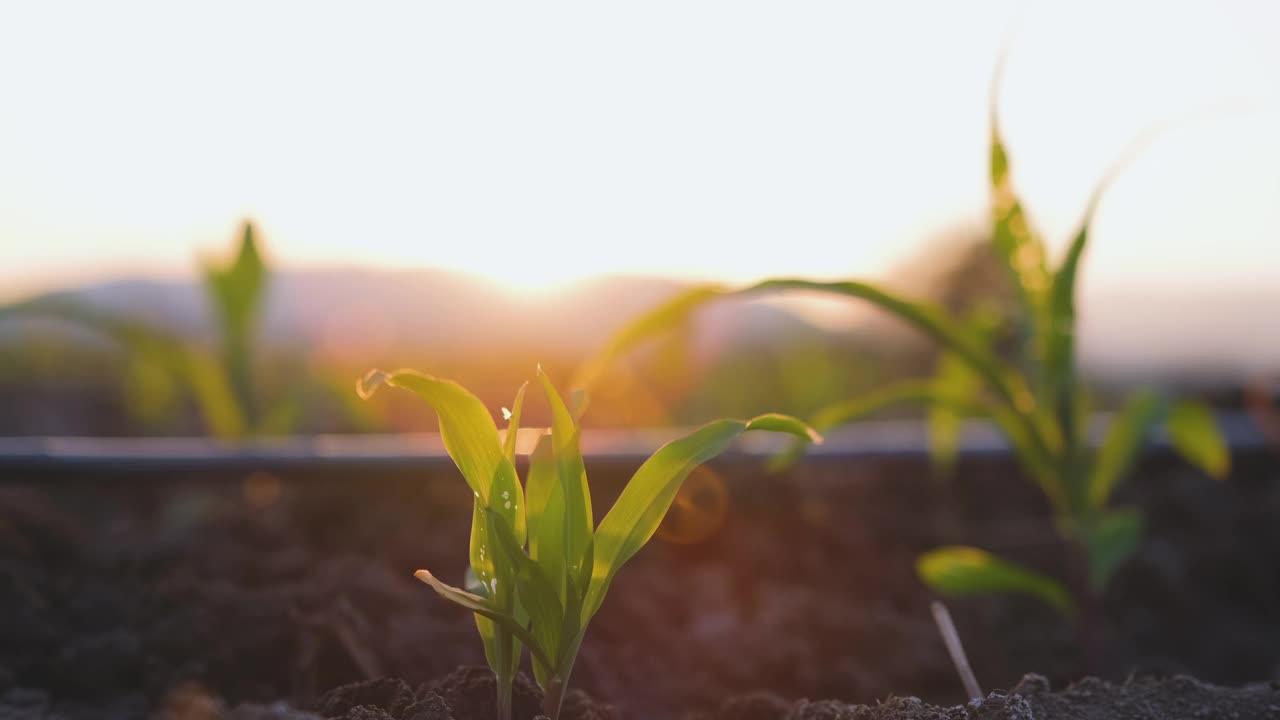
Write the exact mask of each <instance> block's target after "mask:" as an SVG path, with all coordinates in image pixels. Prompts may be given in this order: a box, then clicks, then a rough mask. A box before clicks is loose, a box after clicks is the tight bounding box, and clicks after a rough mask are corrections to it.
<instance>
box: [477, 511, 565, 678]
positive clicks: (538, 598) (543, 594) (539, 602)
mask: <svg viewBox="0 0 1280 720" xmlns="http://www.w3.org/2000/svg"><path fill="white" fill-rule="evenodd" d="M487 512H488V516H489V528H490V530H491V531H492V532H493V535H494V538H495V539H496V540H497V542H496V543H495V544H494V546H495V547H496V548H497V549H498V550H499V551H500V553H501V557H502V559H503V560H504V561H505V562H506V563H508V564H510V565H511V567H512V568H513V569H514V570H515V572H514V579H515V583H516V592H517V593H518V594H519V596H520V600H521V602H522V604H523V605H524V607H525V608H527V609H528V611H529V620H530V622H531V623H532V632H533V636H534V637H535V638H537V639H538V642H539V643H540V645H541V647H542V648H543V650H544V651H546V654H547V656H548V657H549V658H550V659H551V661H552V662H553V663H555V664H553V665H549V666H548V667H547V668H546V669H548V670H551V671H553V672H554V671H555V670H556V669H557V668H558V667H559V663H560V660H561V656H560V653H561V650H562V649H563V648H562V645H563V643H564V640H563V638H562V637H561V635H560V633H561V629H562V626H563V623H564V607H563V606H562V605H561V604H560V598H559V597H557V594H556V589H555V586H554V585H553V584H552V582H551V579H550V578H548V577H547V575H546V574H545V573H544V572H543V570H542V567H540V566H539V565H538V564H537V563H535V562H534V561H533V560H531V559H530V558H529V556H528V555H526V554H525V552H524V549H523V548H522V547H520V542H519V541H518V540H517V539H516V536H515V534H514V533H513V532H512V530H511V526H510V525H509V524H507V521H506V520H505V519H504V518H502V517H501V516H500V515H498V514H496V513H494V512H493V511H492V510H489V511H487Z"/></svg>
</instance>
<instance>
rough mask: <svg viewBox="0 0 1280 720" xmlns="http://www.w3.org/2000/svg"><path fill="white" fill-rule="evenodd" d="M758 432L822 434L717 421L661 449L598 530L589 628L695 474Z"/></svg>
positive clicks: (802, 427) (762, 421)
mask: <svg viewBox="0 0 1280 720" xmlns="http://www.w3.org/2000/svg"><path fill="white" fill-rule="evenodd" d="M753 429H760V430H768V431H772V432H787V433H791V434H794V435H797V436H800V437H804V438H809V437H813V436H815V435H816V431H814V430H813V429H812V428H810V427H809V426H808V425H806V424H805V423H803V422H801V421H800V420H797V419H795V418H791V417H787V416H784V415H765V416H760V417H758V418H753V419H751V420H746V421H743V420H730V419H723V420H716V421H714V422H710V423H707V424H706V425H703V426H702V427H700V428H698V429H697V430H694V431H693V432H692V433H689V434H688V435H685V436H684V437H681V438H678V439H676V440H672V441H671V442H669V443H667V444H665V445H663V446H662V447H661V448H659V449H658V450H657V452H655V453H654V454H653V455H652V456H650V457H649V459H648V460H646V461H645V462H644V464H642V465H641V466H640V469H639V470H637V471H636V473H635V475H633V476H632V478H631V480H630V481H629V482H628V483H627V485H626V487H624V488H623V490H622V493H621V494H620V495H619V496H618V499H617V501H616V502H614V504H613V507H612V508H610V509H609V512H608V513H607V514H606V515H605V517H604V519H603V520H601V521H600V527H599V528H597V529H596V533H595V545H594V559H593V565H592V572H591V577H590V580H589V583H588V587H587V594H586V598H585V599H584V601H583V608H582V617H583V621H582V625H583V626H585V625H586V623H587V621H588V620H589V619H590V618H591V616H592V615H594V614H595V612H596V610H598V609H599V607H600V603H601V602H602V601H603V599H604V594H605V592H606V591H607V590H608V586H609V584H610V583H611V582H612V580H613V577H614V575H615V574H616V573H617V571H618V570H619V569H620V568H621V567H622V565H623V564H625V563H626V562H627V560H629V559H630V558H631V557H632V556H633V555H635V553H636V552H638V551H639V550H640V548H642V547H644V545H645V543H647V542H648V541H649V539H650V538H651V537H653V534H654V533H655V532H656V531H657V529H658V525H659V523H661V522H662V518H663V516H665V515H666V513H667V510H668V509H670V507H671V503H672V502H673V501H674V500H675V496H676V493H677V492H678V491H679V489H680V486H681V484H683V482H684V480H685V478H687V477H688V476H689V473H691V472H692V471H693V469H694V468H696V467H697V466H698V465H701V464H702V463H704V462H706V461H708V460H710V459H712V458H714V457H716V456H717V455H719V454H721V453H722V452H724V451H725V450H726V449H728V448H729V446H730V445H731V444H732V443H733V441H734V440H736V439H737V438H738V436H739V435H741V434H742V433H744V432H747V431H748V430H753Z"/></svg>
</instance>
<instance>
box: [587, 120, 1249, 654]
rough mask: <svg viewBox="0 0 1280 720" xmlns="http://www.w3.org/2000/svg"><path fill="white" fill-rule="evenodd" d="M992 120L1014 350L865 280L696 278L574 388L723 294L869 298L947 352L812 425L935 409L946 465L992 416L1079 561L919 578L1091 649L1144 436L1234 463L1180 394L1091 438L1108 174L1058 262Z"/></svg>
mask: <svg viewBox="0 0 1280 720" xmlns="http://www.w3.org/2000/svg"><path fill="white" fill-rule="evenodd" d="M996 119H997V118H996V113H995V111H994V103H993V110H992V113H991V121H992V136H991V143H990V152H991V154H990V189H991V198H992V214H991V222H992V228H991V249H992V251H993V252H994V253H995V255H996V256H997V257H998V259H999V261H1000V263H1001V264H1002V265H1003V267H1004V268H1005V269H1006V270H1007V271H1008V273H1009V275H1010V277H1011V278H1012V280H1013V284H1014V285H1015V287H1016V294H1017V303H1016V305H1017V308H1018V310H1017V317H1016V323H1015V327H1014V330H1015V344H1016V346H1017V352H1016V353H1014V354H1015V355H1016V357H1013V358H1012V359H1005V358H1004V357H1002V355H1001V353H999V352H998V351H997V349H996V346H995V343H996V339H997V337H998V333H993V332H991V327H990V323H989V322H986V321H984V319H983V318H982V316H978V317H976V318H961V317H957V316H955V315H953V314H952V313H950V312H948V311H947V310H946V309H944V308H943V307H941V306H938V305H935V304H932V303H927V302H916V301H913V300H911V299H908V298H905V297H902V296H899V295H897V294H895V293H893V292H890V291H888V290H885V289H882V288H880V287H878V286H876V285H874V284H871V283H866V282H858V281H848V282H814V281H810V280H803V279H773V280H766V281H764V282H760V283H758V284H755V285H752V286H750V287H746V288H742V289H731V288H725V287H720V286H706V287H698V288H695V289H693V290H690V291H689V292H687V293H685V294H682V295H680V296H678V297H676V298H675V299H674V300H672V301H670V302H668V303H666V304H664V305H662V306H659V307H658V308H656V309H654V310H652V311H651V312H649V313H647V314H645V315H642V316H641V317H640V318H639V319H637V320H635V321H633V322H632V323H630V324H629V325H627V326H625V327H624V328H623V329H622V330H621V331H620V332H619V333H618V334H616V335H615V336H614V337H613V338H612V339H611V340H610V341H609V342H608V343H606V345H605V346H604V347H603V348H602V350H601V351H600V352H599V353H598V354H597V355H596V356H594V357H593V358H592V359H590V360H589V361H588V362H587V363H585V364H584V365H583V366H582V367H581V368H580V370H579V372H578V374H577V376H576V377H575V387H578V388H590V387H591V386H592V385H593V384H594V383H595V382H596V381H597V380H598V379H599V378H600V376H601V375H602V374H603V373H604V372H605V370H606V369H607V367H608V366H609V365H610V364H611V363H612V362H613V361H614V360H615V359H616V358H617V357H619V356H620V355H622V354H623V353H625V352H627V351H628V350H629V349H631V348H632V347H634V346H636V345H638V344H640V343H642V342H643V341H645V340H647V339H648V338H650V337H652V336H655V335H657V334H659V333H662V332H664V331H665V329H666V328H668V327H670V326H672V325H674V324H676V323H679V322H683V321H684V320H685V319H686V318H687V317H688V316H689V314H690V313H692V312H694V311H695V310H697V309H698V308H700V307H702V306H703V305H705V304H707V303H709V302H712V301H715V300H718V299H722V298H729V297H742V296H754V295H760V294H765V293H773V292H778V291H806V292H816V293H823V294H827V295H835V296H838V297H842V298H849V299H853V300H858V301H865V302H869V303H871V304H872V305H874V306H876V307H877V308H879V309H881V310H883V311H885V312H888V313H890V314H891V315H894V316H896V317H898V318H900V319H901V320H903V321H905V322H906V323H907V324H908V325H910V326H912V327H914V328H915V329H916V330H918V331H920V332H922V333H923V334H924V335H926V336H928V337H929V338H931V339H932V340H933V341H934V342H936V343H937V345H938V347H939V349H940V356H939V361H938V364H937V368H936V373H935V375H934V376H933V377H932V378H928V379H921V380H907V381H902V382H897V383H893V384H889V385H886V386H884V387H881V388H879V389H877V390H876V391H874V392H872V393H871V394H869V395H866V396H862V397H856V398H853V399H851V400H846V401H841V402H838V403H836V404H834V405H831V406H829V407H827V408H826V409H824V410H822V411H820V412H819V413H818V414H816V415H815V416H814V417H813V419H812V424H813V426H814V427H815V428H816V429H817V430H819V431H825V430H827V429H830V428H833V427H835V426H838V425H842V424H845V423H848V422H852V421H854V420H856V419H858V418H861V417H864V416H866V415H869V414H871V413H873V412H876V411H878V410H880V409H882V408H884V407H886V406H889V405H892V404H896V403H902V402H919V403H924V404H926V406H927V407H928V408H929V417H928V421H929V422H928V425H929V429H930V432H931V437H930V444H931V451H932V454H933V457H934V460H935V461H936V462H937V463H939V464H943V465H947V464H949V463H950V462H951V460H952V459H953V457H954V453H955V448H956V434H957V433H958V431H959V423H958V419H959V418H960V417H981V418H987V419H989V420H990V421H991V422H993V423H995V425H996V426H997V427H998V428H999V429H1000V430H1001V431H1002V433H1003V434H1004V436H1005V437H1006V438H1007V439H1008V441H1009V443H1010V445H1011V447H1012V448H1013V450H1014V452H1015V455H1016V457H1017V460H1018V461H1019V463H1020V465H1021V467H1022V469H1023V470H1024V471H1025V473H1026V475H1027V476H1028V477H1029V478H1031V479H1032V480H1033V481H1034V482H1035V483H1036V484H1037V485H1038V486H1039V488H1040V489H1041V490H1042V491H1043V492H1044V494H1045V496H1046V497H1047V498H1048V500H1049V503H1050V505H1051V507H1052V511H1053V516H1054V520H1055V528H1056V530H1057V532H1058V533H1059V534H1060V535H1061V537H1062V538H1063V539H1064V540H1065V541H1066V542H1067V543H1069V545H1070V547H1071V548H1073V555H1074V557H1075V560H1074V561H1073V563H1072V565H1073V567H1071V568H1068V569H1067V570H1066V571H1065V572H1064V573H1063V577H1060V578H1054V577H1050V576H1047V575H1044V574H1041V573H1038V572H1035V571H1033V570H1030V569H1028V568H1025V567H1021V566H1019V565H1017V564H1015V563H1013V562H1010V561H1008V560H1005V559H1002V558H999V557H997V556H995V555H993V554H991V553H988V552H986V551H983V550H980V549H978V548H974V547H944V548H939V549H937V550H934V551H932V552H929V553H926V554H925V555H923V556H922V557H921V558H919V560H918V564H917V569H918V572H919V574H920V577H921V578H922V579H923V581H924V582H925V583H926V584H928V585H929V586H930V587H932V588H933V589H935V590H936V591H938V592H940V593H943V594H947V595H970V594H975V593H998V592H1005V593H1025V594H1030V595H1034V596H1036V597H1038V598H1040V599H1042V600H1044V601H1045V602H1047V603H1048V604H1050V605H1051V606H1052V607H1054V608H1055V609H1057V610H1058V611H1059V612H1061V613H1062V614H1063V615H1064V616H1066V617H1068V618H1070V619H1072V620H1073V621H1076V622H1077V628H1078V629H1079V631H1080V633H1081V645H1082V649H1083V650H1084V652H1085V653H1086V656H1089V655H1091V654H1092V652H1093V644H1094V642H1095V638H1094V636H1093V632H1094V630H1093V625H1094V618H1093V615H1094V612H1093V608H1094V605H1095V603H1096V599H1097V598H1098V596H1099V595H1100V593H1101V592H1102V591H1103V589H1104V588H1105V586H1106V584H1107V582H1108V580H1109V579H1110V577H1111V576H1112V574H1113V572H1114V571H1115V570H1116V569H1117V568H1118V567H1119V566H1120V565H1121V563H1122V562H1123V561H1124V560H1125V559H1126V558H1127V557H1129V556H1130V554H1131V553H1132V552H1133V551H1134V550H1135V548H1136V546H1137V543H1138V540H1139V537H1140V534H1141V527H1142V520H1141V516H1140V515H1139V513H1138V512H1137V511H1136V510H1134V509H1131V508H1120V507H1115V506H1113V504H1112V502H1111V500H1112V494H1113V492H1114V490H1115V488H1116V486H1117V484H1118V483H1119V482H1120V481H1121V480H1122V479H1123V478H1124V476H1125V475H1126V474H1127V473H1128V472H1129V470H1130V468H1131V467H1132V465H1133V463H1134V461H1135V459H1136V457H1137V456H1138V454H1139V452H1140V450H1141V448H1142V445H1143V443H1144V441H1145V439H1146V438H1147V436H1148V435H1149V434H1150V432H1151V431H1153V430H1154V429H1155V428H1156V427H1157V426H1158V425H1160V424H1161V423H1163V424H1164V427H1165V429H1166V430H1167V432H1168V435H1169V438H1170V440H1171V441H1172V444H1173V447H1174V448H1175V449H1176V450H1177V451H1178V452H1179V453H1180V454H1181V455H1183V456H1184V457H1185V458H1186V459H1188V460H1189V461H1191V462H1192V463H1194V464H1196V465H1198V466H1199V467H1201V468H1203V469H1204V470H1205V471H1206V472H1207V473H1208V474H1210V475H1212V476H1213V477H1216V478H1221V477H1223V476H1224V475H1225V474H1226V473H1227V471H1228V469H1229V464H1230V459H1229V456H1228V453H1227V449H1226V446H1225V443H1224V442H1223V440H1222V438H1221V437H1220V435H1219V433H1218V430H1217V426H1216V424H1215V422H1214V419H1213V416H1212V414H1211V413H1210V411H1209V410H1208V409H1207V408H1205V407H1203V406H1201V405H1199V404H1196V403H1192V402H1186V401H1184V402H1172V401H1170V400H1166V399H1165V398H1164V397H1162V396H1161V395H1159V394H1157V393H1155V392H1153V391H1149V390H1146V391H1142V392H1138V393H1137V394H1135V395H1133V396H1132V397H1130V398H1129V399H1128V401H1127V402H1126V403H1124V404H1123V407H1122V408H1121V409H1120V410H1119V411H1118V412H1117V413H1115V415H1114V416H1113V418H1112V420H1111V422H1110V424H1109V427H1108V428H1107V430H1106V433H1105V435H1104V436H1103V438H1102V441H1101V444H1100V445H1096V446H1095V443H1093V442H1092V441H1091V437H1090V422H1089V421H1090V418H1091V416H1092V411H1091V409H1090V408H1091V403H1090V396H1089V393H1088V390H1087V388H1086V387H1085V386H1084V384H1083V383H1082V382H1081V378H1080V373H1079V370H1078V367H1077V363H1076V347H1075V326H1076V301H1075V288H1076V277H1077V274H1078V270H1079V267H1080V262H1081V259H1082V258H1083V255H1084V251H1085V248H1086V245H1087V243H1088V237H1089V226H1090V224H1091V221H1092V218H1093V215H1094V212H1095V210H1096V208H1097V206H1098V203H1099V201H1100V199H1101V197H1102V194H1103V190H1105V188H1106V186H1107V182H1106V181H1104V182H1103V183H1102V184H1101V185H1100V186H1099V187H1098V188H1097V189H1096V191H1095V193H1094V195H1093V198H1092V199H1091V201H1090V204H1089V206H1088V208H1087V210H1086V214H1085V219H1084V222H1083V223H1082V225H1081V228H1080V230H1079V231H1078V233H1077V234H1076V235H1075V236H1074V238H1073V239H1072V242H1071V244H1070V246H1069V247H1068V248H1067V251H1066V254H1065V256H1064V257H1063V258H1061V260H1059V261H1058V262H1057V263H1056V264H1055V263H1051V262H1050V261H1049V259H1048V252H1047V251H1046V248H1045V244H1044V242H1043V241H1042V239H1041V237H1040V236H1039V235H1038V234H1037V233H1036V232H1035V231H1034V230H1033V229H1032V227H1031V225H1030V223H1029V222H1028V218H1027V217H1026V216H1025V214H1024V213H1023V210H1022V206H1021V203H1020V202H1019V200H1018V198H1017V196H1016V195H1015V193H1014V190H1013V185H1012V183H1011V176H1010V172H1009V159H1008V155H1007V153H1006V151H1005V146H1004V143H1003V141H1002V139H1001V135H1000V132H999V127H998V125H997V123H996ZM1119 167H1121V166H1119V165H1118V166H1117V169H1118V168H1119ZM1114 173H1115V170H1113V172H1112V174H1111V175H1108V177H1107V179H1108V180H1109V179H1110V177H1112V176H1113V175H1114ZM796 454H797V452H796V451H793V452H790V453H788V454H784V456H782V457H780V458H775V460H776V461H777V462H776V463H775V464H776V465H777V466H782V465H785V464H786V463H787V462H788V461H789V460H790V459H792V458H794V457H795V455H796Z"/></svg>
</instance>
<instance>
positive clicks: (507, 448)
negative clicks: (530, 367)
mask: <svg viewBox="0 0 1280 720" xmlns="http://www.w3.org/2000/svg"><path fill="white" fill-rule="evenodd" d="M528 387H529V383H527V382H526V383H524V384H523V385H521V386H520V389H519V390H517V391H516V399H515V401H514V402H512V403H511V409H510V410H507V409H506V408H503V413H502V414H503V415H505V416H506V417H507V436H506V438H505V439H504V440H503V443H502V450H503V452H505V453H506V454H507V459H508V460H510V461H511V464H512V465H514V464H515V462H516V440H517V438H518V437H519V435H520V414H521V413H522V412H523V411H524V391H525V388H528Z"/></svg>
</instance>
